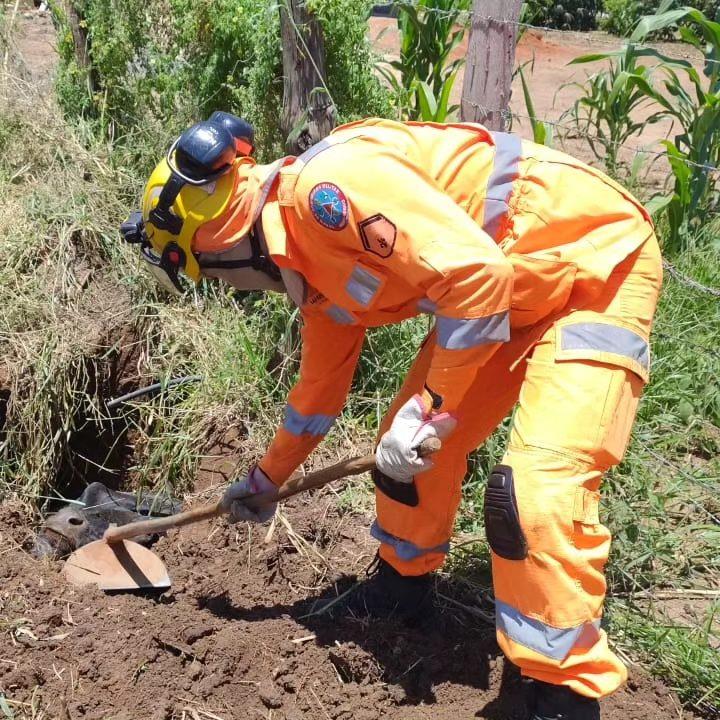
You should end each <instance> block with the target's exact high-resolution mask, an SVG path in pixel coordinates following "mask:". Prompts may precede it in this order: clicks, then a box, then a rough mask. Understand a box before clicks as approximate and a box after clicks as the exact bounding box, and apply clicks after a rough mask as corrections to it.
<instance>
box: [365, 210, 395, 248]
mask: <svg viewBox="0 0 720 720" xmlns="http://www.w3.org/2000/svg"><path fill="white" fill-rule="evenodd" d="M358 227H359V228H360V237H361V238H362V244H363V247H364V248H365V249H366V250H367V251H368V252H371V253H373V255H378V256H380V257H381V258H389V257H390V256H391V255H392V254H393V250H394V249H395V239H396V237H397V228H396V227H395V225H394V224H393V223H392V222H390V220H388V219H387V218H386V217H385V216H384V215H380V214H378V215H372V216H371V217H369V218H367V219H366V220H363V221H362V222H361V223H359V224H358Z"/></svg>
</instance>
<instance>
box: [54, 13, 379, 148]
mask: <svg viewBox="0 0 720 720" xmlns="http://www.w3.org/2000/svg"><path fill="white" fill-rule="evenodd" d="M75 2H76V3H77V5H78V7H79V9H80V10H81V12H82V14H83V16H84V18H85V22H86V25H87V29H88V35H89V53H90V58H91V62H92V67H93V73H94V78H93V79H94V83H95V86H96V87H95V88H94V90H93V92H90V91H89V87H90V80H91V79H90V78H88V76H87V73H84V72H83V71H81V70H80V68H79V67H78V65H77V61H76V58H75V54H74V48H73V39H72V34H71V33H70V32H69V30H68V27H67V20H66V18H65V17H64V15H63V13H62V10H61V9H60V8H59V7H56V9H55V17H56V22H57V23H58V25H59V27H60V29H61V35H60V43H59V49H60V57H61V63H60V73H59V79H58V96H59V98H60V101H61V104H62V107H63V108H64V109H65V111H66V112H67V113H68V114H69V115H71V116H83V117H90V118H93V119H94V120H95V121H96V122H98V123H99V124H100V127H101V129H102V130H103V132H104V134H106V135H109V136H111V137H113V136H114V137H118V136H121V137H125V138H126V139H128V140H129V139H132V140H133V141H137V138H138V136H139V137H140V138H141V139H142V141H145V142H147V141H148V139H149V138H154V144H155V145H165V144H166V140H167V138H168V137H170V136H172V135H174V134H177V133H178V132H179V131H180V130H182V129H183V128H184V127H187V125H188V124H189V123H190V122H191V121H193V120H194V119H197V118H199V117H206V116H207V115H208V114H210V113H211V112H212V111H213V110H216V109H224V110H230V111H233V112H236V113H237V114H240V115H243V116H244V117H247V118H248V119H249V120H250V121H251V122H252V123H253V124H254V125H255V128H256V133H257V142H258V146H259V148H260V150H261V156H262V157H264V158H267V157H271V156H272V155H275V156H277V155H278V154H281V153H282V151H283V145H284V140H285V138H284V137H283V136H282V132H281V129H280V118H281V108H282V58H281V48H280V20H279V17H280V16H279V7H278V5H277V4H276V3H274V2H257V0H217V1H216V2H207V0H148V1H147V2H141V0H118V1H117V2H116V3H107V2H106V1H105V0H83V2H82V3H81V2H80V0H75ZM370 5H371V3H370V1H369V0H360V1H358V0H313V1H312V2H311V3H310V7H311V9H313V10H314V11H315V12H316V13H317V16H318V18H319V20H320V23H321V26H322V28H323V35H324V40H325V49H326V55H327V75H328V77H327V78H326V79H325V80H326V82H327V84H328V86H329V88H330V91H331V93H332V95H333V97H334V98H335V100H336V102H337V103H338V108H337V109H338V115H339V118H340V120H341V121H344V120H350V119H355V118H357V117H359V116H364V115H367V114H376V115H385V114H388V113H389V111H390V105H389V101H388V96H387V91H386V90H384V88H383V86H382V84H381V82H380V81H379V80H378V78H377V77H376V75H375V73H374V68H373V64H374V59H373V55H372V50H371V47H370V44H369V41H368V40H367V38H366V27H367V15H368V12H369V8H370ZM156 152H157V149H156Z"/></svg>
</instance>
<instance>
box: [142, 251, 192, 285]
mask: <svg viewBox="0 0 720 720" xmlns="http://www.w3.org/2000/svg"><path fill="white" fill-rule="evenodd" d="M140 255H141V256H142V259H143V260H144V261H145V262H144V263H143V266H144V267H145V268H147V270H149V271H150V274H151V275H152V276H153V277H154V278H155V279H156V280H157V281H158V282H159V283H160V285H162V286H163V287H164V288H165V290H167V291H168V292H170V293H172V294H173V295H181V294H182V292H183V287H182V285H181V284H180V281H179V279H178V277H177V275H175V277H173V276H172V275H170V273H168V271H167V270H166V269H165V267H163V265H162V263H161V258H160V256H159V255H156V254H155V252H154V251H153V249H152V247H150V246H149V245H145V246H143V247H142V248H140Z"/></svg>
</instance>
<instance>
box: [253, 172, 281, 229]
mask: <svg viewBox="0 0 720 720" xmlns="http://www.w3.org/2000/svg"><path fill="white" fill-rule="evenodd" d="M282 166H283V160H276V161H275V163H274V165H273V168H272V170H271V171H270V174H269V175H268V176H267V178H265V182H264V183H263V184H262V189H261V191H260V201H259V202H258V205H257V209H256V210H255V216H254V218H253V222H257V220H258V219H259V218H260V215H261V214H262V211H263V208H264V207H265V202H266V201H267V199H268V195H269V194H270V190H272V187H273V185H274V184H275V179H276V178H277V176H278V174H279V173H280V170H282Z"/></svg>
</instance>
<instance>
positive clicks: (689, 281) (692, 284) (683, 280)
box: [663, 260, 720, 298]
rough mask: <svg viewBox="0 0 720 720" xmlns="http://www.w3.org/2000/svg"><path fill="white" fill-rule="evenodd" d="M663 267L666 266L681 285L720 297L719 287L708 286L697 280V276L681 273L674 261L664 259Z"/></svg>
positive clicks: (671, 275) (669, 273)
mask: <svg viewBox="0 0 720 720" xmlns="http://www.w3.org/2000/svg"><path fill="white" fill-rule="evenodd" d="M663 267H664V268H665V270H667V272H668V275H670V277H671V278H672V279H673V280H675V281H677V282H679V283H680V284H681V285H685V286H687V287H689V288H692V289H693V290H697V291H698V292H702V293H707V294H708V295H712V296H713V297H716V298H720V290H718V289H717V288H712V287H708V286H707V285H703V284H702V283H701V282H698V281H697V280H695V278H692V277H690V276H689V275H685V274H684V273H681V272H680V271H679V270H678V269H677V268H676V267H675V266H674V265H673V264H672V263H670V262H668V261H667V260H663Z"/></svg>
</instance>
